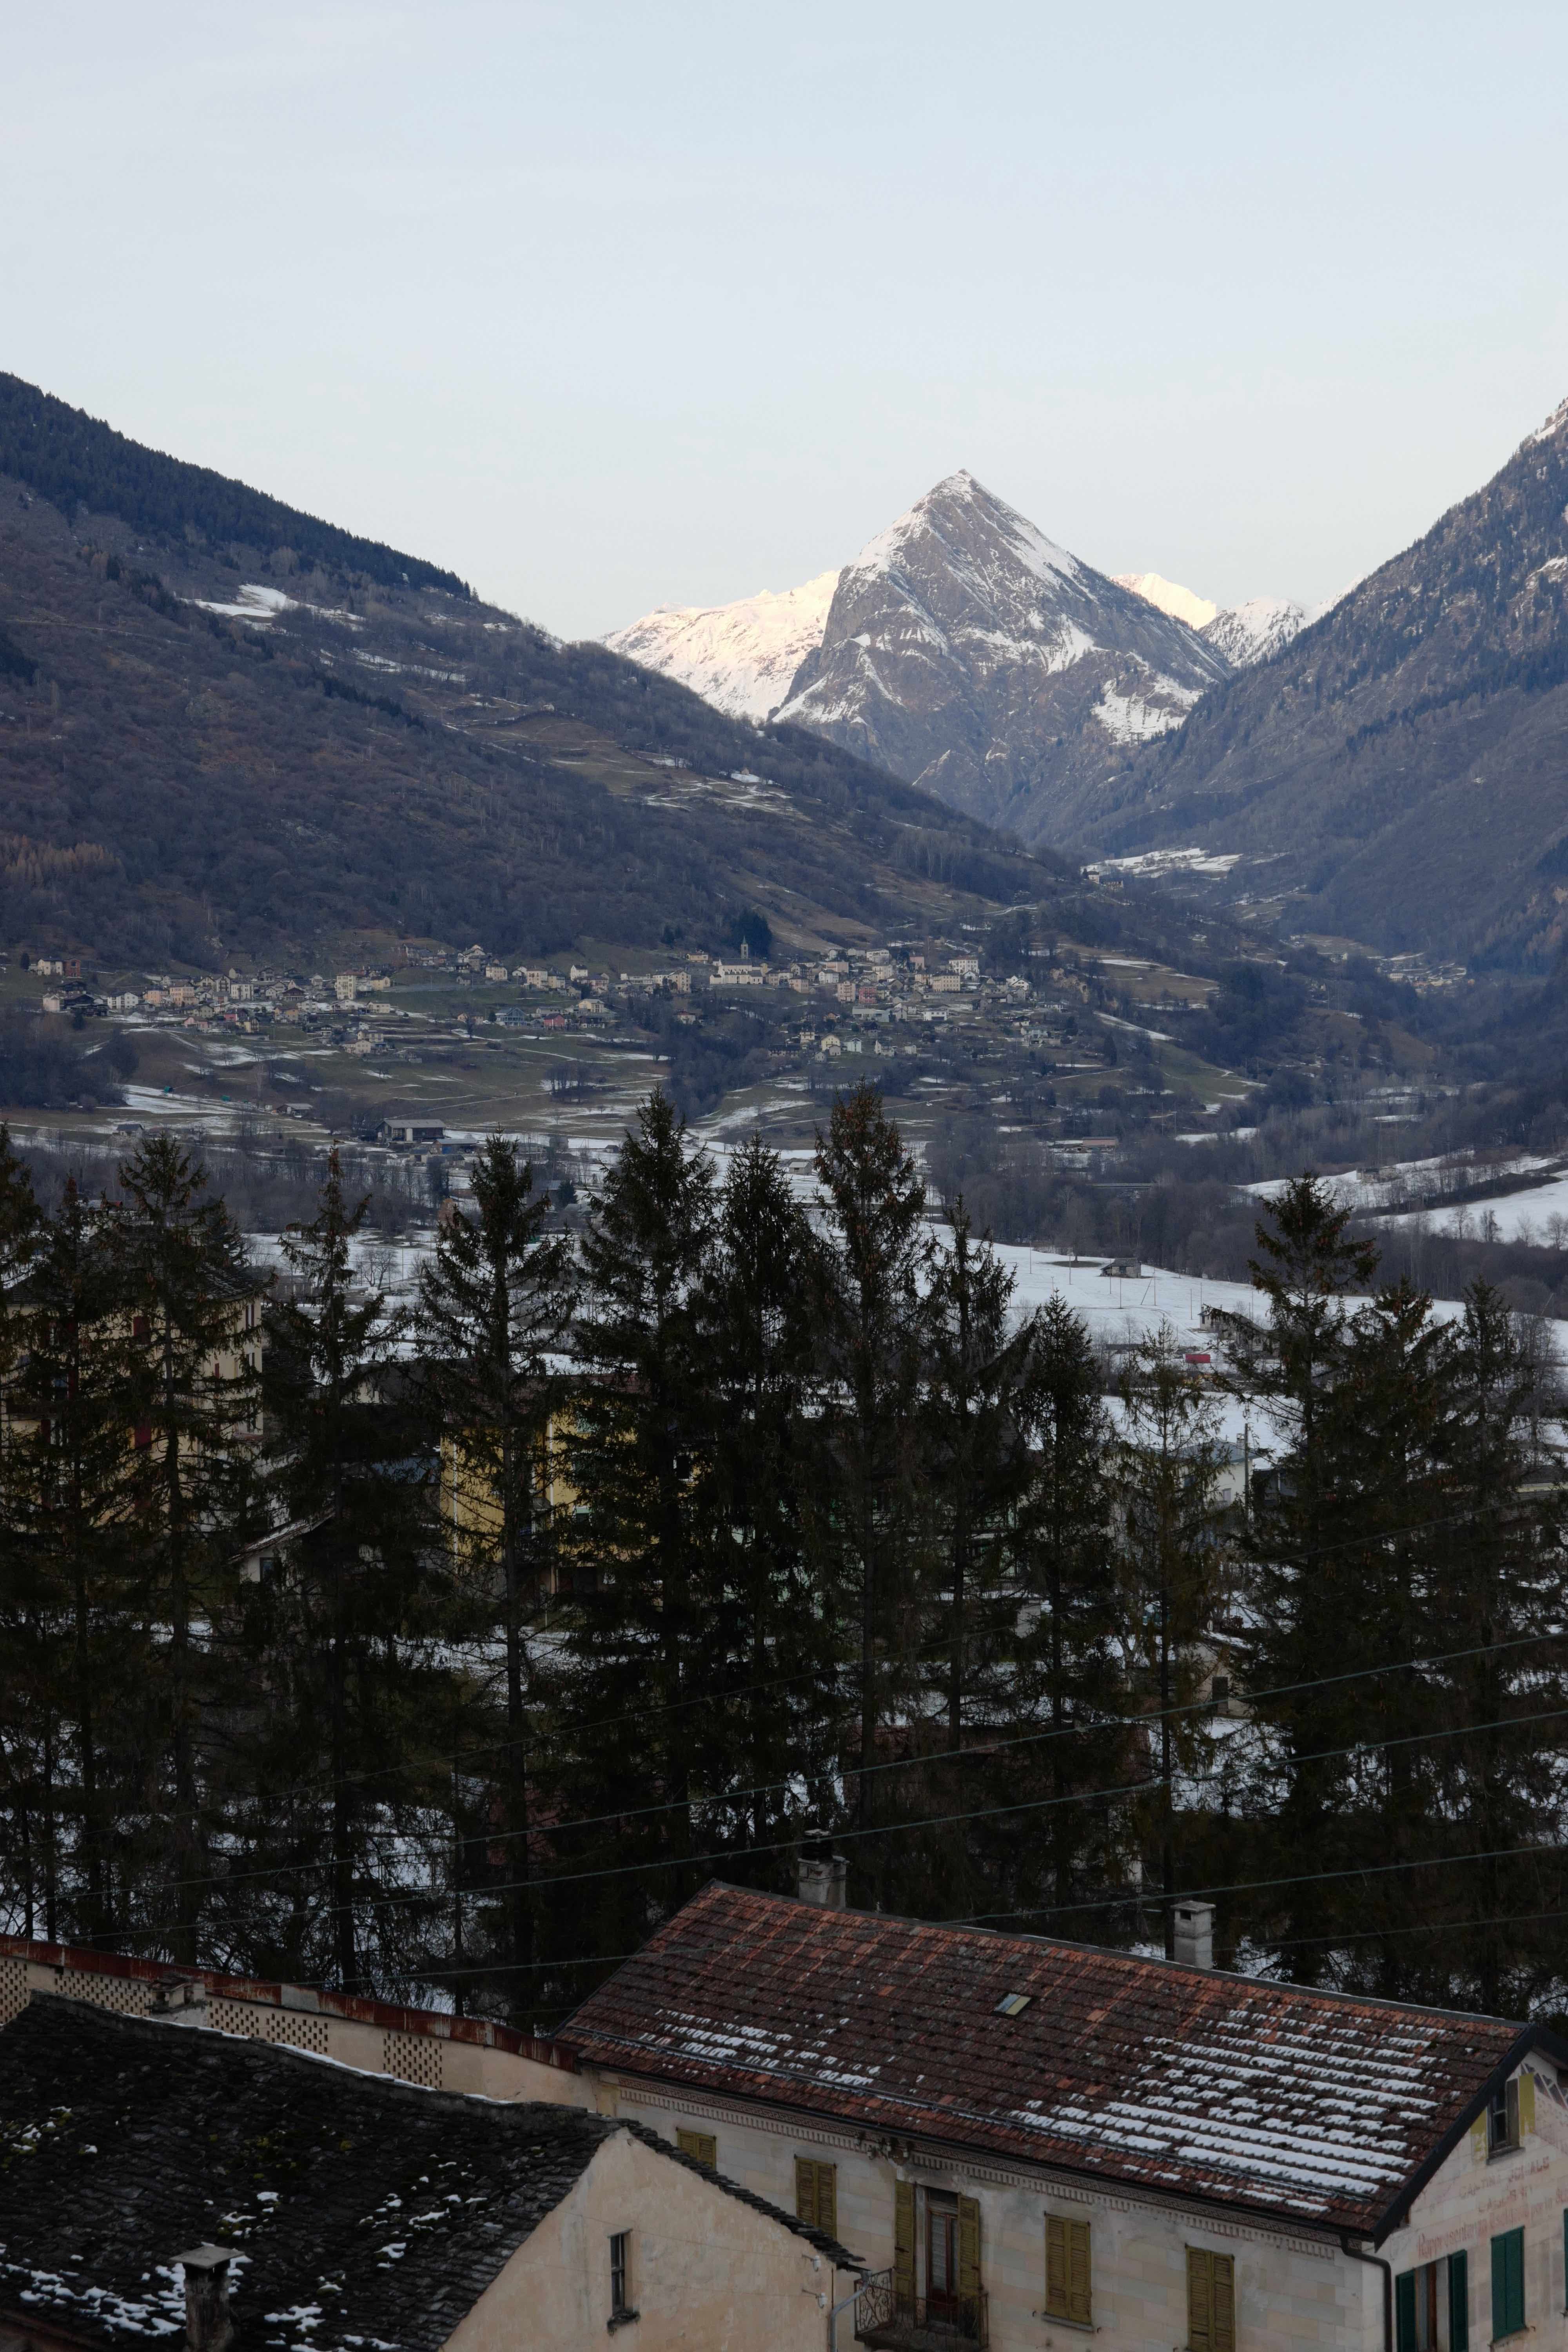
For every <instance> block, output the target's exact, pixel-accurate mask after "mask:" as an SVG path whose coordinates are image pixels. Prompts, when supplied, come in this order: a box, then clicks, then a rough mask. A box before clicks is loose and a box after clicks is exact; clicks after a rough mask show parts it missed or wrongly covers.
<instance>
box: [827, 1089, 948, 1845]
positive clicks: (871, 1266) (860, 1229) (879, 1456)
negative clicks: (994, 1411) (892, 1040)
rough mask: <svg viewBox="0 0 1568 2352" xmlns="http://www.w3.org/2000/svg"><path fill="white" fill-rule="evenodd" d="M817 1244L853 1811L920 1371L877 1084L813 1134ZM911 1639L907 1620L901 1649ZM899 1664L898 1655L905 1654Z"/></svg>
mask: <svg viewBox="0 0 1568 2352" xmlns="http://www.w3.org/2000/svg"><path fill="white" fill-rule="evenodd" d="M816 1174H817V1181H818V1182H819V1184H820V1186H821V1188H822V1192H823V1194H824V1196H825V1206H826V1211H827V1220H828V1244H827V1251H826V1256H825V1260H824V1270H825V1276H826V1281H825V1286H824V1294H823V1298H822V1310H821V1317H822V1319H821V1342H822V1355H823V1370H824V1375H825V1391H824V1395H825V1404H826V1430H827V1433H828V1435H829V1437H830V1440H831V1443H832V1445H833V1450H834V1463H835V1472H836V1486H837V1495H836V1507H837V1512H838V1516H839V1544H840V1548H841V1551H842V1555H843V1557H844V1559H845V1574H846V1581H847V1586H848V1589H849V1591H850V1592H851V1593H852V1594H853V1596H854V1604H855V1615H856V1618H857V1620H858V1649H859V1686H860V1687H859V1699H860V1738H859V1785H858V1795H857V1802H856V1819H857V1822H858V1825H859V1827H860V1828H861V1829H863V1830H864V1829H869V1828H870V1826H871V1824H872V1822H873V1819H874V1815H875V1810H876V1776H875V1771H874V1767H875V1765H876V1762H877V1745H878V1727H879V1721H880V1717H881V1708H882V1704H883V1697H884V1693H883V1690H882V1687H881V1678H880V1677H879V1674H878V1663H877V1662H878V1645H879V1642H881V1641H884V1640H889V1637H891V1636H893V1635H895V1634H896V1633H898V1631H899V1623H900V1604H903V1605H904V1613H905V1616H906V1620H907V1613H908V1612H907V1604H908V1603H909V1601H910V1600H911V1599H912V1595H913V1588H914V1574H913V1558H912V1555H913V1550H914V1545H915V1538H916V1525H915V1496H916V1486H917V1479H916V1454H917V1435H918V1432H917V1416H916V1412H915V1406H916V1401H917V1398H918V1394H919V1388H920V1377H921V1289H920V1275H921V1268H922V1265H923V1264H924V1260H925V1256H926V1250H927V1240H926V1232H925V1205H926V1196H925V1186H924V1184H923V1183H922V1182H921V1177H920V1174H919V1171H918V1170H917V1168H916V1165H915V1161H914V1157H913V1155H912V1153H911V1152H910V1151H909V1150H907V1148H906V1147H905V1144H904V1140H903V1138H902V1136H901V1135H900V1132H899V1130H898V1128H897V1127H896V1126H895V1125H894V1123H893V1121H892V1120H891V1119H889V1118H888V1117H887V1115H886V1113H885V1111H884V1110H883V1108H882V1097H881V1096H880V1095H879V1093H878V1092H877V1089H876V1088H875V1087H873V1086H870V1085H863V1086H860V1087H857V1088H856V1090H855V1092H854V1093H853V1094H852V1095H849V1096H847V1097H845V1096H840V1097H838V1098H837V1101H836V1102H835V1103H834V1106H833V1110H832V1114H831V1116H830V1118H829V1120H828V1128H827V1133H826V1136H825V1135H823V1134H822V1133H821V1132H820V1131H819V1132H818V1135H817V1139H816ZM911 1646H912V1644H911V1643H910V1640H909V1636H908V1633H907V1632H906V1633H905V1635H904V1639H903V1643H902V1647H903V1648H904V1650H905V1651H906V1653H907V1651H908V1650H909V1649H910V1647H911ZM906 1673H907V1662H906Z"/></svg>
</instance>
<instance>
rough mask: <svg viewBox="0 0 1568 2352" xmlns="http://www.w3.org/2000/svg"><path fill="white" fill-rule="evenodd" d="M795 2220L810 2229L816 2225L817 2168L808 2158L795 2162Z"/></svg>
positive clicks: (800, 2158) (804, 2157)
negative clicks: (803, 2223) (802, 2222)
mask: <svg viewBox="0 0 1568 2352" xmlns="http://www.w3.org/2000/svg"><path fill="white" fill-rule="evenodd" d="M795 2220H796V2221H805V2223H806V2224H807V2226H808V2227H810V2228H815V2226H816V2165H815V2164H813V2162H812V2160H811V2158H810V2157H808V2156H797V2157H796V2158H795Z"/></svg>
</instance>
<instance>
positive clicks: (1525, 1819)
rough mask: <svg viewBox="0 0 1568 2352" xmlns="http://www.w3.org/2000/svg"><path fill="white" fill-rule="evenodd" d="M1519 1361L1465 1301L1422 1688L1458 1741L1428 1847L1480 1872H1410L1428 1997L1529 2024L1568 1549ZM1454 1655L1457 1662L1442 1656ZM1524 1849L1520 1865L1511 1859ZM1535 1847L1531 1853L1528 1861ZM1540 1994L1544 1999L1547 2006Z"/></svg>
mask: <svg viewBox="0 0 1568 2352" xmlns="http://www.w3.org/2000/svg"><path fill="white" fill-rule="evenodd" d="M1534 1379H1535V1367H1534V1365H1533V1364H1532V1362H1531V1354H1530V1350H1529V1349H1528V1348H1527V1346H1526V1345H1525V1343H1524V1340H1523V1339H1522V1337H1521V1333H1520V1331H1519V1329H1518V1328H1517V1326H1516V1324H1515V1322H1514V1320H1513V1318H1512V1317H1511V1316H1510V1313H1509V1311H1508V1307H1507V1305H1506V1302H1505V1301H1504V1300H1503V1299H1502V1297H1500V1295H1499V1293H1498V1292H1497V1290H1495V1289H1494V1288H1493V1287H1492V1286H1490V1285H1489V1284H1488V1283H1486V1282H1482V1281H1478V1282H1475V1283H1473V1284H1472V1285H1471V1286H1470V1287H1469V1289H1468V1291H1467V1292H1466V1294H1465V1311H1464V1318H1463V1320H1462V1322H1461V1324H1460V1326H1459V1328H1458V1331H1457V1333H1456V1335H1455V1345H1454V1350H1453V1360H1452V1389H1451V1397H1450V1410H1449V1412H1448V1416H1447V1425H1446V1427H1445V1430H1444V1433H1443V1439H1442V1449H1443V1458H1442V1474H1443V1475H1442V1488H1443V1493H1444V1497H1445V1500H1446V1503H1447V1509H1446V1511H1445V1513H1444V1514H1443V1517H1442V1522H1441V1524H1440V1525H1438V1526H1437V1527H1436V1528H1434V1530H1433V1531H1432V1534H1431V1536H1430V1537H1429V1538H1428V1541H1429V1543H1430V1546H1431V1571H1430V1585H1429V1591H1428V1595H1427V1605H1426V1623H1427V1631H1428V1639H1429V1641H1430V1644H1431V1653H1432V1654H1434V1655H1435V1656H1441V1657H1443V1658H1444V1660H1445V1663H1444V1664H1441V1665H1439V1666H1435V1667H1433V1668H1432V1669H1431V1670H1430V1672H1429V1675H1427V1676H1426V1680H1427V1681H1428V1682H1429V1684H1430V1686H1431V1688H1432V1692H1433V1701H1434V1706H1433V1712H1434V1715H1435V1717H1436V1720H1437V1721H1438V1722H1439V1723H1440V1724H1443V1725H1451V1726H1454V1727H1457V1728H1458V1730H1459V1735H1460V1736H1458V1738H1445V1739H1442V1740H1440V1741H1437V1742H1436V1743H1435V1746H1434V1750H1433V1754H1434V1759H1435V1761H1436V1790H1435V1803H1434V1813H1435V1816H1436V1819H1435V1821H1434V1825H1433V1826H1434V1832H1435V1836H1434V1841H1433V1843H1434V1846H1435V1848H1436V1850H1439V1851H1440V1850H1441V1843H1442V1836H1443V1832H1445V1831H1446V1832H1447V1837H1448V1838H1449V1839H1450V1840H1451V1841H1452V1844H1451V1851H1453V1852H1454V1853H1465V1854H1480V1855H1483V1856H1484V1857H1485V1859H1484V1860H1482V1861H1480V1862H1479V1863H1467V1864H1464V1865H1463V1866H1456V1867H1454V1868H1452V1869H1449V1870H1438V1871H1433V1872H1431V1873H1430V1874H1427V1873H1422V1874H1419V1878H1418V1882H1417V1900H1418V1901H1419V1903H1420V1904H1421V1906H1422V1908H1423V1910H1424V1911H1425V1913H1426V1916H1427V1917H1428V1918H1429V1919H1431V1920H1432V1921H1433V1923H1434V1927H1436V1926H1437V1923H1438V1922H1442V1923H1443V1924H1442V1927H1441V1929H1440V1931H1439V1932H1437V1933H1435V1934H1434V1935H1433V1936H1432V1937H1430V1938H1428V1937H1425V1936H1424V1937H1421V1938H1419V1942H1420V1944H1421V1945H1422V1947H1423V1956H1424V1960H1425V1966H1426V1973H1425V1976H1424V1979H1423V1983H1424V1990H1425V1991H1426V1997H1427V1998H1428V1999H1438V2000H1447V2001H1449V2002H1458V2003H1460V2004H1461V2005H1464V2006H1469V2005H1471V2004H1473V2005H1474V2006H1476V2007H1477V2008H1479V2009H1482V2010H1485V2011H1489V2012H1490V2013H1491V2014H1493V2015H1494V2016H1495V2015H1502V2016H1524V2015H1526V2014H1527V2013H1528V2011H1529V2010H1530V2009H1531V2005H1532V2004H1533V2003H1534V2002H1535V2001H1537V2000H1540V1999H1542V1997H1543V1996H1544V1995H1545V1994H1546V1992H1547V1990H1548V1988H1552V1989H1554V1988H1555V1986H1556V1985H1557V1984H1558V1982H1559V1981H1560V1979H1561V1927H1560V1923H1558V1922H1556V1921H1553V1920H1552V1919H1550V1918H1547V1919H1541V1918H1538V1917H1536V1916H1532V1915H1535V1914H1539V1913H1541V1912H1548V1913H1550V1912H1552V1911H1553V1910H1558V1911H1560V1910H1561V1909H1562V1907H1563V1905H1564V1904H1565V1903H1568V1891H1565V1884H1564V1873H1563V1862H1562V1856H1561V1853H1559V1852H1558V1851H1556V1849H1557V1847H1558V1846H1559V1844H1560V1840H1561V1830H1560V1827H1559V1826H1558V1824H1559V1823H1560V1821H1561V1814H1560V1811H1559V1810H1558V1809H1559V1807H1560V1804H1561V1800H1562V1786H1563V1782H1562V1765H1563V1724H1562V1721H1561V1719H1560V1715H1561V1710H1563V1708H1564V1706H1568V1690H1565V1679H1568V1678H1565V1675H1564V1664H1565V1661H1564V1651H1563V1630H1562V1629H1563V1624H1564V1622H1568V1620H1565V1609H1568V1551H1565V1546H1564V1534H1565V1527H1564V1511H1563V1496H1562V1490H1561V1486H1560V1485H1559V1475H1560V1474H1559V1473H1558V1470H1557V1467H1556V1465H1555V1463H1554V1462H1553V1461H1552V1458H1551V1456H1550V1455H1549V1454H1545V1453H1543V1452H1542V1449H1541V1447H1540V1445H1539V1443H1538V1440H1537V1436H1536V1433H1535V1430H1534V1428H1533V1426H1532V1415H1531V1385H1532V1382H1533V1381H1534ZM1451 1653H1459V1654H1458V1655H1450V1654H1451ZM1520 1849H1522V1851H1520ZM1532 1849H1533V1851H1532ZM1555 1997H1556V1996H1555V1991H1554V1990H1553V1991H1552V1998H1555Z"/></svg>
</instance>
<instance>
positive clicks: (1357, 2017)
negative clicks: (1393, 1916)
mask: <svg viewBox="0 0 1568 2352" xmlns="http://www.w3.org/2000/svg"><path fill="white" fill-rule="evenodd" d="M1006 1993H1027V1994H1030V1995H1031V1996H1032V1999H1031V2000H1030V2001H1029V2004H1028V2006H1027V2008H1026V2009H1025V2010H1024V2011H1022V2013H1021V2014H1019V2015H1017V2016H1014V2017H1007V2016H1004V2015H998V2014H997V2012H996V2004H997V2002H998V2000H1001V1998H1002V1997H1003V1995H1004V1994H1006ZM1522 2032H1524V2029H1522V2028H1521V2027H1519V2026H1516V2025H1510V2024H1508V2023H1506V2022H1504V2021H1501V2020H1500V2019H1497V2018H1489V2017H1461V2016H1456V2015H1452V2014H1450V2013H1448V2012H1447V2011H1440V2010H1426V2009H1416V2008H1405V2007H1401V2006H1398V2005H1396V2004H1394V2003H1388V2002H1381V2001H1365V2000H1356V1999H1353V1998H1352V1997H1350V1996H1347V1995H1343V1994H1336V1993H1324V1992H1317V1991H1312V1990H1307V1989H1305V1988H1302V1987H1300V1986H1295V1985H1281V1984H1275V1983H1270V1982H1266V1981H1264V1980H1261V1979H1256V1978H1248V1977H1237V1976H1227V1975H1223V1974H1220V1973H1217V1972H1215V1971H1212V1970H1202V1969H1189V1968H1182V1967H1177V1966H1174V1965H1173V1964H1172V1963H1171V1962H1168V1961H1161V1960H1149V1959H1142V1958H1137V1957H1135V1956H1134V1955H1132V1954H1130V1953H1121V1952H1110V1951H1101V1950H1097V1949H1094V1948H1089V1947H1085V1946H1082V1945H1073V1944H1053V1943H1047V1942H1045V1941H1043V1940H1039V1939H1037V1938H1034V1937H1017V1936H999V1935H994V1934H990V1933H987V1932H986V1931H985V1930H984V1929H981V1928H975V1927H929V1926H921V1925H920V1924H918V1923H913V1922H910V1921H909V1920H904V1919H891V1918H886V1917H881V1916H876V1915H874V1914H871V1913H868V1912H858V1911H842V1912H833V1911H823V1910H817V1909H816V1908H814V1907H813V1906H810V1905H806V1904H802V1903H795V1902H792V1901H789V1900H788V1899H786V1898H784V1897H783V1896H779V1895H761V1894H756V1893H753V1892H751V1891H749V1890H746V1889H742V1888H737V1887H731V1886H724V1885H718V1884H715V1885H710V1886H709V1887H708V1888H707V1889H706V1890H705V1891H704V1892H703V1893H702V1894H701V1895H698V1896H697V1897H696V1899H695V1900H694V1901H693V1902H691V1903H689V1905H688V1906H686V1908H685V1909H684V1910H683V1911H681V1912H679V1913H678V1915H677V1916H676V1917H675V1918H673V1919H672V1920H671V1921H670V1922H669V1923H668V1926H667V1927H664V1928H663V1929H662V1930H661V1932H660V1933H659V1934H658V1936H656V1937H654V1939H653V1941H652V1942H651V1943H650V1944H649V1945H647V1947H646V1948H645V1949H644V1950H643V1951H641V1952H640V1953H638V1954H637V1957H636V1958H634V1959H632V1960H629V1961H628V1962H626V1965H625V1966H624V1967H622V1968H621V1969H618V1970H617V1972H616V1975H615V1976H613V1977H612V1978H611V1979H609V1980H608V1982H607V1983H605V1984H604V1985H601V1986H600V1987H599V1989H598V1990H597V1991H596V1992H595V1993H594V1994H592V1995H591V1996H590V1998H589V1999H588V2000H586V2001H585V2002H584V2005H583V2007H582V2008H581V2009H580V2010H578V2011H577V2012H576V2014H575V2016H574V2018H573V2019H572V2020H571V2021H570V2023H569V2024H568V2025H567V2026H566V2027H565V2029H564V2030H563V2036H562V2038H563V2040H564V2041H565V2042H568V2043H569V2044H571V2045H572V2046H573V2047H574V2049H575V2050H576V2051H577V2052H578V2053H580V2055H581V2056H583V2057H584V2058H586V2059H590V2060H593V2061H595V2062H597V2063H600V2064H604V2065H609V2066H615V2067H617V2068H620V2069H622V2070H623V2071H625V2072H627V2073H632V2074H648V2075H657V2076H659V2077H662V2078H664V2079H667V2080H669V2079H673V2080H676V2081H679V2082H685V2083H689V2084H702V2085H704V2086H707V2087H710V2088H712V2089H714V2090H718V2091H724V2092H729V2093H731V2094H733V2095H740V2096H742V2097H747V2096H749V2097H759V2098H765V2099H766V2100H768V2101H769V2103H770V2104H775V2105H792V2106H799V2107H803V2108H809V2109H811V2110H812V2111H814V2112H815V2113H816V2114H819V2115H821V2114H828V2115H832V2116H837V2117H839V2118H841V2119H843V2120H845V2121H847V2122H850V2123H854V2124H858V2125H864V2126H874V2127H876V2128H878V2129H880V2130H892V2131H899V2132H906V2133H918V2134H919V2135H921V2137H933V2138H937V2139H941V2140H945V2141H947V2142H949V2143H952V2142H957V2143H960V2144H961V2145H964V2146H967V2147H973V2148H976V2149H984V2150H987V2151H990V2152H993V2153H994V2154H998V2155H1005V2156H1011V2157H1014V2158H1024V2159H1025V2160H1034V2161H1037V2162H1039V2163H1044V2164H1049V2165H1052V2166H1056V2167H1065V2168H1068V2169H1070V2170H1073V2171H1077V2172H1080V2173H1089V2174H1091V2175H1094V2176H1097V2177H1099V2178H1100V2179H1105V2180H1107V2181H1119V2182H1121V2183H1124V2184H1127V2185H1137V2184H1143V2185H1146V2186H1148V2187H1151V2188H1158V2189H1165V2190H1172V2189H1174V2190H1178V2191H1184V2192H1185V2193H1187V2194H1189V2195H1192V2196H1195V2197H1201V2198H1203V2199H1205V2200H1210V2201H1218V2202H1221V2203H1225V2204H1232V2205H1237V2206H1245V2207H1248V2208H1251V2209H1254V2210H1266V2211H1268V2212H1270V2213H1272V2214H1275V2215H1279V2216H1282V2217H1286V2218H1289V2219H1290V2220H1293V2221H1297V2222H1300V2223H1310V2224H1315V2225H1319V2226H1325V2225H1326V2226H1330V2227H1332V2228H1335V2229H1344V2230H1353V2231H1376V2229H1377V2228H1378V2225H1379V2222H1380V2221H1382V2220H1383V2219H1384V2217H1385V2216H1386V2215H1387V2214H1388V2213H1389V2211H1390V2210H1391V2209H1392V2208H1393V2207H1394V2205H1395V2204H1396V2202H1397V2201H1398V2200H1399V2197H1400V2192H1401V2190H1402V2189H1403V2188H1404V2186H1405V2184H1406V2183H1407V2182H1409V2181H1410V2180H1411V2179H1412V2176H1413V2175H1414V2174H1415V2172H1416V2171H1417V2170H1418V2169H1419V2168H1420V2167H1421V2166H1422V2165H1423V2163H1424V2162H1425V2161H1426V2159H1427V2158H1428V2157H1430V2156H1431V2155H1432V2154H1433V2153H1434V2151H1435V2150H1436V2148H1437V2147H1438V2145H1439V2143H1440V2142H1441V2141H1442V2140H1443V2138H1444V2136H1445V2135H1446V2134H1447V2133H1448V2132H1449V2131H1450V2130H1451V2129H1452V2128H1453V2127H1454V2126H1456V2125H1457V2124H1458V2123H1459V2122H1461V2121H1462V2120H1463V2118H1464V2116H1465V2115H1466V2111H1467V2110H1468V2108H1470V2107H1471V2106H1472V2105H1474V2104H1475V2102H1476V2101H1477V2100H1478V2099H1479V2096H1480V2095H1481V2093H1482V2092H1483V2091H1484V2089H1485V2087H1486V2085H1487V2083H1488V2082H1489V2078H1490V2077H1491V2076H1492V2074H1494V2073H1495V2072H1496V2071H1497V2069H1498V2068H1499V2067H1500V2065H1501V2064H1502V2063H1504V2062H1505V2061H1506V2060H1508V2059H1509V2058H1510V2054H1511V2053H1514V2052H1515V2051H1516V2050H1517V2049H1518V2047H1519V2045H1520V2042H1521V2033H1522Z"/></svg>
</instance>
